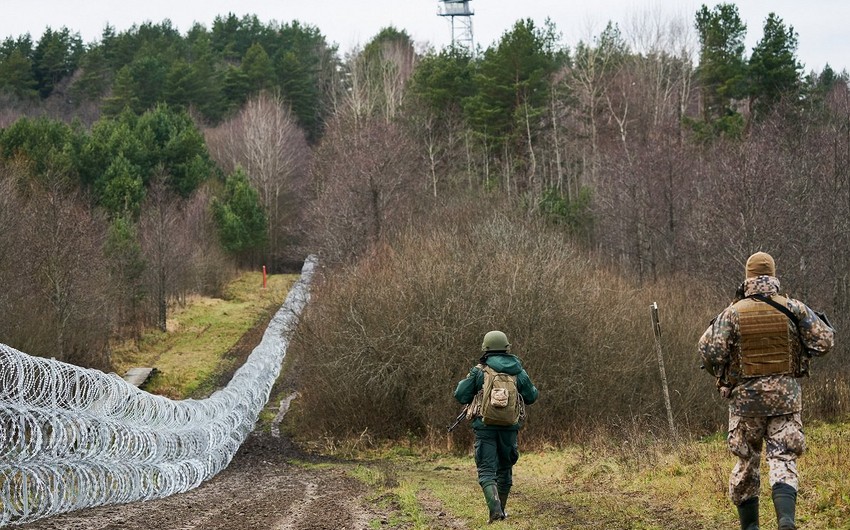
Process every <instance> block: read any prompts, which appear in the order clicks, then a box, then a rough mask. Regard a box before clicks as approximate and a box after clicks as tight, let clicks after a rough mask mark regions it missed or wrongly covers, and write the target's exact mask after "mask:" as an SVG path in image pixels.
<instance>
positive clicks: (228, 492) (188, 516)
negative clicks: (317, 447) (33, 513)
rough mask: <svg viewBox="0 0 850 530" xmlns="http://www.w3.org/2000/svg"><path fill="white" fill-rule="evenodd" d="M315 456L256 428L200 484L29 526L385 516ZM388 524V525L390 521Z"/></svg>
mask: <svg viewBox="0 0 850 530" xmlns="http://www.w3.org/2000/svg"><path fill="white" fill-rule="evenodd" d="M294 458H296V459H302V458H303V459H309V457H306V456H305V455H303V454H301V453H299V452H298V450H297V449H296V448H294V447H293V446H292V444H291V443H290V442H289V441H288V440H287V439H286V438H283V437H281V438H274V437H272V436H270V435H268V434H256V433H255V434H252V435H251V436H250V437H249V438H248V440H246V442H245V443H244V444H243V446H242V447H241V448H240V450H239V452H238V453H237V454H236V456H235V457H234V459H233V461H232V462H231V464H230V466H228V467H227V469H225V470H224V471H222V472H221V473H219V474H218V475H217V476H216V477H214V478H213V479H212V480H210V481H208V482H206V483H204V484H202V485H201V486H200V487H198V488H197V489H194V490H192V491H189V492H187V493H183V494H180V495H174V496H172V497H168V498H165V499H158V500H153V501H146V502H135V503H130V504H124V505H113V506H104V507H100V508H92V509H87V510H81V511H77V512H71V513H67V514H62V515H57V516H54V517H50V518H47V519H43V520H40V521H36V522H34V523H30V524H28V525H23V526H20V527H18V528H23V529H27V530H36V529H40V530H48V529H49V530H94V529H109V530H119V529H127V530H133V529H136V530H147V529H157V530H194V529H197V530H202V529H203V530H217V529H220V530H224V529H246V530H247V529H264V530H265V529H276V530H308V529H309V530H325V529H327V530H331V529H333V530H340V529H351V530H355V529H356V530H362V529H366V528H368V527H369V521H370V520H371V519H375V518H381V515H380V514H378V513H374V512H372V511H370V508H369V507H368V506H367V505H366V504H365V503H364V502H363V500H362V499H363V495H364V494H365V488H364V486H363V485H362V484H360V483H359V482H358V481H356V480H354V479H352V478H350V477H347V476H345V475H344V472H343V471H340V470H335V469H317V468H316V467H315V466H310V467H308V468H305V467H304V466H299V465H294V464H292V463H290V462H291V460H292V459H294ZM385 528H388V527H386V526H385Z"/></svg>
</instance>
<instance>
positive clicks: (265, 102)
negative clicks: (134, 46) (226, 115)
mask: <svg viewBox="0 0 850 530" xmlns="http://www.w3.org/2000/svg"><path fill="white" fill-rule="evenodd" d="M207 142H208V145H209V148H210V152H211V154H212V156H213V158H214V159H215V160H216V162H218V164H219V165H220V166H221V167H223V168H224V169H225V170H226V171H228V172H232V171H233V170H235V169H236V167H242V168H243V169H244V170H245V172H246V173H247V174H248V178H249V180H250V182H251V185H252V186H253V187H254V188H255V189H256V190H257V192H258V193H259V195H260V201H261V203H262V205H263V207H264V208H265V210H266V214H267V219H268V234H269V248H268V255H267V261H268V263H269V265H270V266H274V265H277V264H278V263H280V262H282V261H284V259H285V257H286V247H287V244H288V243H291V242H292V241H293V240H294V239H295V237H296V232H297V227H298V225H299V224H300V221H301V215H302V205H303V203H304V193H305V190H306V173H307V167H308V165H309V154H310V152H309V148H308V146H307V141H306V138H305V135H304V132H303V131H302V130H301V129H300V128H299V127H298V125H297V123H296V120H295V116H294V115H293V114H292V111H291V110H290V108H289V106H288V105H287V104H286V103H285V102H284V101H283V100H282V99H281V98H280V97H279V96H275V95H272V94H269V93H266V92H263V93H261V94H259V95H258V96H257V97H256V98H254V99H252V100H251V101H249V102H248V103H247V105H246V106H245V108H244V109H242V111H241V112H240V113H239V114H238V115H237V116H236V117H235V118H233V119H232V120H230V121H228V122H226V123H224V124H223V125H221V126H219V127H217V128H216V129H213V130H210V131H207Z"/></svg>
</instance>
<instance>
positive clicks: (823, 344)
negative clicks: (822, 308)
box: [699, 276, 834, 416]
mask: <svg viewBox="0 0 850 530" xmlns="http://www.w3.org/2000/svg"><path fill="white" fill-rule="evenodd" d="M778 292H779V280H778V279H776V278H775V277H773V276H758V277H756V278H749V279H748V280H747V281H746V282H744V296H752V295H754V294H763V295H765V296H772V295H775V294H777V293H778ZM788 308H789V309H790V310H791V312H792V313H794V314H795V315H796V316H797V318H798V320H799V330H798V329H797V326H795V325H794V324H793V323H792V322H791V320H790V319H789V320H788V326H789V329H790V332H791V344H792V348H795V349H796V350H795V351H794V355H795V356H797V357H800V353H801V352H800V351H799V349H800V340H799V338H802V343H803V345H804V346H805V348H806V352H802V354H803V355H802V357H800V358H802V359H803V360H804V361H805V362H807V357H808V356H816V357H817V356H821V355H825V354H826V353H828V352H829V350H831V349H832V345H833V335H834V331H833V329H832V328H831V327H829V326H828V325H827V324H826V323H825V322H824V321H823V320H821V319H820V318H818V316H817V315H815V313H814V311H812V310H811V309H810V308H809V307H808V306H807V305H806V304H804V303H802V302H800V301H798V300H794V299H792V298H789V299H788ZM798 333H799V334H800V335H798ZM739 339H740V328H739V319H738V312H737V311H736V310H735V309H734V307H733V306H732V305H730V306H729V307H727V308H726V309H724V310H723V312H721V313H720V314H719V315H718V316H717V318H716V319H714V321H713V322H712V323H711V325H710V326H709V327H708V329H706V330H705V333H703V334H702V337H701V338H700V340H699V355H700V357H701V360H702V363H703V366H704V367H705V369H706V370H707V371H708V372H709V373H710V374H712V375H713V376H715V377H717V378H721V379H722V380H723V381H724V384H726V385H731V386H732V389H731V393H730V394H729V396H728V397H729V400H730V401H729V410H730V412H731V413H733V414H737V415H739V416H777V415H780V414H792V413H795V412H800V411H801V410H802V408H803V400H802V392H801V389H800V384H799V382H797V380H796V379H795V378H794V376H793V375H768V376H763V377H755V378H751V379H742V378H741V377H740V373H739V371H740V368H739V367H738V366H737V365H736V362H735V361H736V359H739V358H740V347H739V345H738V341H739Z"/></svg>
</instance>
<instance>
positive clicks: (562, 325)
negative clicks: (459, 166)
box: [291, 201, 723, 443]
mask: <svg viewBox="0 0 850 530" xmlns="http://www.w3.org/2000/svg"><path fill="white" fill-rule="evenodd" d="M494 202H495V201H494ZM466 206H467V207H466V209H465V210H466V211H467V212H468V211H470V210H471V209H470V208H469V205H468V204H467V205H466ZM476 214H477V216H478V217H479V218H477V219H474V218H470V217H471V216H470V215H469V214H468V213H463V214H452V213H449V212H445V211H444V212H441V213H440V214H438V217H441V219H442V220H441V222H437V221H434V220H432V221H431V222H428V221H423V223H422V225H420V226H421V227H413V228H410V229H408V230H407V231H405V232H404V233H402V234H400V235H399V236H398V237H397V238H395V239H393V241H392V243H391V244H386V245H384V246H382V247H380V248H379V249H377V250H376V251H374V252H372V253H370V254H369V255H368V256H366V257H365V258H364V259H362V260H360V261H359V262H358V263H357V264H355V265H350V266H345V267H341V268H339V269H338V270H334V271H333V272H331V273H329V274H328V275H327V276H326V277H325V278H324V281H323V282H322V283H321V285H320V286H319V287H317V290H316V292H315V296H314V298H313V300H312V301H311V304H310V306H309V307H308V309H307V311H306V313H305V314H304V316H303V319H302V322H301V324H300V326H299V330H298V332H297V334H296V336H295V338H294V342H293V345H292V350H291V351H292V354H293V355H294V356H295V358H296V362H297V363H299V364H300V365H301V366H302V368H301V370H300V373H301V384H302V389H301V392H302V394H303V395H304V399H303V401H302V403H301V406H300V411H299V422H300V426H299V427H300V430H299V434H301V435H303V436H304V437H314V436H336V437H346V436H353V435H359V434H361V433H362V432H364V431H368V432H369V433H371V434H372V435H373V436H376V437H402V436H406V435H408V434H410V433H413V434H415V435H417V436H434V433H443V432H444V428H445V426H446V425H447V424H448V423H450V422H451V419H452V418H453V417H454V416H455V415H456V412H457V410H458V405H457V403H455V402H454V400H453V397H452V392H453V390H454V388H455V385H456V384H457V382H458V381H459V380H460V379H462V378H463V377H465V375H466V374H467V371H468V370H469V368H470V367H471V366H472V365H473V364H475V363H476V362H477V359H478V357H479V356H480V352H479V345H480V343H481V337H482V336H483V334H484V333H486V332H487V331H489V330H491V329H501V330H503V331H505V332H506V333H507V334H508V337H509V338H510V339H511V341H512V343H513V346H512V348H513V351H514V352H515V353H516V354H517V355H519V356H520V357H521V358H522V359H523V362H524V365H525V367H526V368H527V370H528V372H529V374H530V375H531V377H532V379H533V380H534V381H535V383H536V384H537V385H538V387H539V388H540V391H541V398H540V401H539V403H538V404H535V405H534V406H533V407H532V408H531V418H530V420H529V422H528V425H527V430H526V431H525V434H524V436H525V437H526V439H528V438H531V439H532V440H536V441H538V442H540V443H543V442H562V441H565V440H567V439H572V438H576V437H582V436H586V435H590V434H592V433H593V432H598V431H599V429H600V428H602V427H603V426H610V425H614V424H616V423H617V422H618V421H620V422H622V421H624V420H625V419H629V420H631V419H634V418H638V419H639V423H640V425H641V426H642V427H643V428H645V429H646V430H647V431H652V432H654V433H656V434H654V436H664V432H665V431H666V427H665V418H666V416H665V412H664V408H663V404H662V394H661V389H660V383H659V376H658V368H657V362H656V358H655V353H654V346H653V335H652V329H651V326H650V319H649V304H650V303H651V302H652V301H654V300H658V302H659V304H660V307H661V313H662V319H663V322H662V324H663V326H664V337H665V345H664V348H665V354H666V356H667V362H668V365H667V373H668V377H669V380H670V386H671V393H672V396H671V397H672V400H673V407H674V412H675V414H676V419H677V423H678V424H680V425H681V424H683V423H684V424H686V425H688V426H690V427H691V428H692V429H694V430H697V429H704V428H706V427H707V426H715V425H716V424H717V423H718V422H719V421H720V420H721V419H722V416H723V412H722V405H720V404H719V403H718V402H717V400H716V399H713V398H712V397H711V396H712V395H713V394H714V390H713V386H712V380H711V379H710V378H709V377H707V376H705V375H704V374H702V373H700V371H699V369H698V366H697V360H696V359H697V356H696V348H695V345H696V341H697V339H698V337H699V335H700V333H702V331H703V330H704V329H705V326H706V325H707V323H708V320H709V318H710V316H711V311H712V309H711V308H716V307H717V306H718V303H720V300H719V299H718V298H717V297H712V296H710V295H709V293H707V292H705V290H704V289H702V288H701V287H700V286H699V285H693V284H690V283H689V282H686V281H682V282H679V283H676V284H674V285H673V286H671V287H663V286H647V287H643V288H636V287H634V286H633V285H632V284H630V283H629V282H628V281H627V280H625V279H624V278H623V277H621V276H619V275H618V274H616V273H614V272H613V271H612V270H611V269H612V268H611V267H608V266H607V265H605V264H604V263H600V262H598V261H597V260H595V259H593V258H591V257H590V256H589V255H588V254H587V253H586V252H584V251H581V250H578V249H577V248H576V247H575V246H574V245H573V244H571V243H570V242H569V241H568V240H566V239H565V238H564V237H563V236H562V235H561V234H558V233H555V232H552V231H550V230H548V229H546V228H545V227H541V226H537V225H534V224H531V223H528V222H525V221H522V220H518V219H513V218H511V217H510V216H509V215H505V214H499V213H489V214H488V213H486V212H476ZM441 435H442V434H441Z"/></svg>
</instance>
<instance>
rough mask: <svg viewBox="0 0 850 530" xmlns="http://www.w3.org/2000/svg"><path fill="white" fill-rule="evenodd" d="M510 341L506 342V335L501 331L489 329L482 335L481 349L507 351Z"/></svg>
mask: <svg viewBox="0 0 850 530" xmlns="http://www.w3.org/2000/svg"><path fill="white" fill-rule="evenodd" d="M510 345H511V343H510V342H508V336H507V335H505V334H504V333H502V332H501V331H490V332H488V333H487V334H486V335H484V341H483V342H482V343H481V351H485V352H487V351H508V348H509V347H510Z"/></svg>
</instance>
